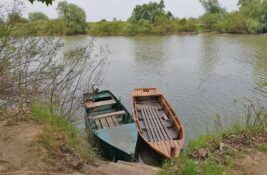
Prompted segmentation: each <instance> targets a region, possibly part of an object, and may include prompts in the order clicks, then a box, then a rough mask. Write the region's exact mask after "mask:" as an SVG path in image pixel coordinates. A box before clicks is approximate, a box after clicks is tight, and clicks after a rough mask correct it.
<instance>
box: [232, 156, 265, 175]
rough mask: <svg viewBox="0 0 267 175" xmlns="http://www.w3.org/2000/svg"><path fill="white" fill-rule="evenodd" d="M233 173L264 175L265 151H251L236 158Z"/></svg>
mask: <svg viewBox="0 0 267 175" xmlns="http://www.w3.org/2000/svg"><path fill="white" fill-rule="evenodd" d="M233 174H236V175H238V174H240V175H241V174H242V175H265V174H267V155H266V153H263V152H259V151H253V152H251V153H249V154H248V155H245V156H244V157H242V158H240V159H238V160H236V163H235V167H234V170H233Z"/></svg>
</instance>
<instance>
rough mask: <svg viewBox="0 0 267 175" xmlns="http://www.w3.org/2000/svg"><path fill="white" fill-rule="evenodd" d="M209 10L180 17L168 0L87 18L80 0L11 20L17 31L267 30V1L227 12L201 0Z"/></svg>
mask: <svg viewBox="0 0 267 175" xmlns="http://www.w3.org/2000/svg"><path fill="white" fill-rule="evenodd" d="M196 3H201V4H202V6H203V8H204V9H205V13H204V14H203V15H201V16H199V17H198V18H178V17H175V16H173V15H172V13H171V12H170V11H166V10H165V5H164V1H163V0H161V1H160V2H159V3H157V2H150V3H147V4H141V5H136V7H135V8H134V9H133V11H132V15H131V16H130V17H129V18H128V20H127V21H120V20H117V19H115V18H114V19H113V20H112V21H107V20H105V19H102V20H101V21H99V22H86V13H85V11H84V10H83V9H82V8H81V7H79V6H78V5H76V4H72V3H68V2H66V1H62V2H60V3H59V4H58V7H57V11H58V18H55V19H49V18H48V17H47V15H46V14H44V13H42V12H33V13H29V15H28V19H26V18H23V17H21V14H19V13H15V14H12V15H10V16H9V21H14V22H15V23H16V28H17V29H18V31H17V34H22V35H23V33H25V32H26V33H28V34H30V35H36V36H40V35H44V36H45V35H76V34H89V35H94V36H134V35H170V34H183V33H189V34H190V33H191V34H195V33H202V32H214V33H235V34H257V33H266V32H267V1H265V0H263V1H262V0H239V1H238V6H239V10H237V11H233V12H227V11H226V10H225V9H224V8H222V7H221V6H220V4H219V2H218V0H200V1H199V2H196Z"/></svg>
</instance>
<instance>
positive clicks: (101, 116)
mask: <svg viewBox="0 0 267 175" xmlns="http://www.w3.org/2000/svg"><path fill="white" fill-rule="evenodd" d="M125 114H126V112H125V111H116V112H110V113H105V114H100V115H94V116H92V117H90V120H96V119H100V118H105V117H110V116H116V115H125Z"/></svg>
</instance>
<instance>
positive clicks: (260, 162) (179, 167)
mask: <svg viewBox="0 0 267 175" xmlns="http://www.w3.org/2000/svg"><path fill="white" fill-rule="evenodd" d="M254 109H255V108H254V107H253V106H252V107H251V108H249V111H250V113H248V115H247V116H246V124H245V125H240V124H237V125H234V126H233V127H231V128H230V129H228V130H226V131H218V132H216V133H213V134H208V135H205V136H202V137H199V138H198V139H196V140H192V141H190V143H189V145H188V147H187V148H186V149H185V150H184V151H183V153H182V154H181V155H180V157H178V158H173V159H171V160H169V161H167V162H165V164H164V165H163V167H162V170H161V172H160V174H161V175H172V174H173V175H179V174H181V175H182V174H187V175H195V174H201V175H202V174H203V175H223V174H235V175H239V174H240V175H241V174H254V175H263V174H265V170H266V166H267V114H266V113H265V112H264V110H261V109H263V108H261V109H260V111H256V110H254Z"/></svg>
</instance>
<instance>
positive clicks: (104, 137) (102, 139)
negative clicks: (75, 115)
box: [85, 91, 138, 161]
mask: <svg viewBox="0 0 267 175" xmlns="http://www.w3.org/2000/svg"><path fill="white" fill-rule="evenodd" d="M94 96H95V97H97V98H98V97H101V98H102V99H105V100H104V101H99V99H100V98H99V99H97V100H96V99H94V100H96V102H94V103H90V104H89V107H88V105H87V106H86V102H85V109H86V110H85V111H86V115H85V126H86V129H87V131H88V132H89V133H90V135H92V136H93V138H94V140H95V141H96V142H97V143H98V146H99V147H100V149H101V150H102V153H103V155H104V156H105V157H106V158H108V159H111V160H113V161H116V160H124V161H134V155H135V147H136V143H137V137H138V132H137V128H136V124H135V123H134V120H133V118H132V116H131V115H130V113H129V112H128V111H127V110H126V108H125V107H124V106H123V105H122V104H121V103H120V101H119V100H118V99H117V98H116V97H115V96H114V95H113V94H112V93H111V92H110V91H100V92H98V93H97V94H96V95H94ZM110 97H111V99H110ZM99 105H102V106H99ZM91 106H93V107H92V109H90V107H91ZM96 106H97V107H101V110H100V111H99V110H96V111H94V109H95V108H97V107H96ZM107 110H108V111H110V110H111V111H112V112H106V111H107ZM94 112H97V115H95V114H94ZM99 112H100V114H99ZM103 112H104V113H103ZM118 113H120V114H118ZM114 114H117V115H119V116H123V117H121V120H120V121H117V122H115V120H114V119H116V117H115V116H114ZM109 115H110V116H109ZM119 116H118V117H119ZM106 117H108V118H106ZM96 120H97V121H96ZM103 120H104V121H105V122H104V123H101V122H102V121H103ZM112 121H113V122H112ZM97 122H98V125H97ZM99 122H100V123H101V124H99ZM106 122H107V123H106ZM110 122H111V123H110ZM104 124H105V126H104ZM110 124H112V125H110ZM99 126H100V128H99Z"/></svg>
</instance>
